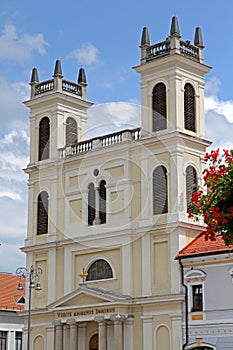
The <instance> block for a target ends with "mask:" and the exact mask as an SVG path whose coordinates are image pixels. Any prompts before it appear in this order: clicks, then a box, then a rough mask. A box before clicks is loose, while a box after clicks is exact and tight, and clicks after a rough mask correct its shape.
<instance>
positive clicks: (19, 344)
mask: <svg viewBox="0 0 233 350" xmlns="http://www.w3.org/2000/svg"><path fill="white" fill-rule="evenodd" d="M22 338H23V333H22V332H15V350H22Z"/></svg>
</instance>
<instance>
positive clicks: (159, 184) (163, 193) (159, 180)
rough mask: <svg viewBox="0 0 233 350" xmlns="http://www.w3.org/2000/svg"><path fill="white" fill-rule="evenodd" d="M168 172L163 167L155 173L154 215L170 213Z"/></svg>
mask: <svg viewBox="0 0 233 350" xmlns="http://www.w3.org/2000/svg"><path fill="white" fill-rule="evenodd" d="M167 193H168V191H167V170H166V168H165V167H164V166H163V165H160V166H158V167H157V168H156V169H155V170H154V172H153V214H154V215H157V214H164V213H167V212H168V198H167V197H168V196H167Z"/></svg>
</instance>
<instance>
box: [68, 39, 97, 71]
mask: <svg viewBox="0 0 233 350" xmlns="http://www.w3.org/2000/svg"><path fill="white" fill-rule="evenodd" d="M98 53H99V50H98V49H97V47H95V46H94V45H92V44H85V45H83V46H82V47H80V48H77V49H75V50H73V51H72V52H71V53H70V54H69V55H68V57H71V58H75V59H77V61H78V62H79V63H80V64H81V65H87V66H92V65H96V64H97V63H99V59H98Z"/></svg>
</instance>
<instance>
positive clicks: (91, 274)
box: [86, 259, 113, 281]
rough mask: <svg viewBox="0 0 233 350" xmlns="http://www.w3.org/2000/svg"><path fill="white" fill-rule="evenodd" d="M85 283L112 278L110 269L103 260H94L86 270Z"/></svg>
mask: <svg viewBox="0 0 233 350" xmlns="http://www.w3.org/2000/svg"><path fill="white" fill-rule="evenodd" d="M87 272H88V276H87V278H86V281H95V280H103V279H107V278H113V272H112V268H111V266H110V265H109V263H108V262H107V261H106V260H104V259H99V260H96V261H95V262H94V263H93V264H91V266H90V267H89V269H88V271H87Z"/></svg>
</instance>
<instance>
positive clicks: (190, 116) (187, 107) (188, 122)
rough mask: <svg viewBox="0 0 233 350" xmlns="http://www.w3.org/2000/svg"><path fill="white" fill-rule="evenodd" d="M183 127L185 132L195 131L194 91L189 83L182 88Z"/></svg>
mask: <svg viewBox="0 0 233 350" xmlns="http://www.w3.org/2000/svg"><path fill="white" fill-rule="evenodd" d="M184 127H185V129H187V130H190V131H193V132H195V131H196V106H195V91H194V88H193V87H192V85H191V84H189V83H187V84H185V87H184Z"/></svg>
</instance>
